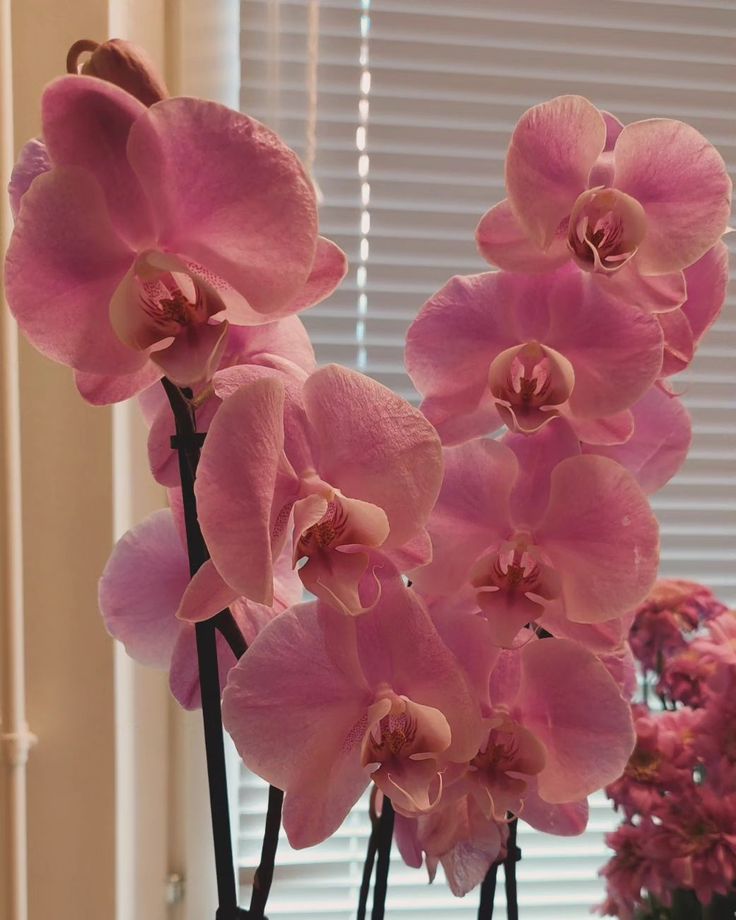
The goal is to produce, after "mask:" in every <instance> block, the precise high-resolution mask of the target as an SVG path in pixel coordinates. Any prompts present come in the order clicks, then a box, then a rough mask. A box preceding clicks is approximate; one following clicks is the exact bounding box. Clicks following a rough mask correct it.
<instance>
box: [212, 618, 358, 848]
mask: <svg viewBox="0 0 736 920" xmlns="http://www.w3.org/2000/svg"><path fill="white" fill-rule="evenodd" d="M354 622H355V621H352V620H350V619H348V618H346V617H343V616H342V614H340V613H337V612H333V611H330V610H329V609H325V608H321V609H318V607H317V605H316V604H304V605H301V606H297V607H294V608H292V609H291V610H288V611H286V612H285V613H283V614H281V615H280V616H278V617H277V618H276V619H275V620H273V622H272V623H270V624H269V625H268V626H267V627H266V628H265V629H264V630H263V632H261V634H260V635H259V636H258V637H257V639H256V640H255V642H254V643H253V645H252V646H251V647H250V649H249V650H248V653H247V654H246V655H244V656H243V658H242V659H241V660H240V662H239V663H238V665H236V667H235V668H233V670H232V671H231V672H230V677H229V679H228V684H227V687H226V688H225V693H224V697H223V722H224V724H225V727H226V729H227V731H228V732H229V733H230V735H231V736H232V738H233V741H234V742H235V746H236V747H237V749H238V751H239V753H240V755H241V757H242V758H243V760H244V761H245V764H246V766H247V767H248V768H249V769H251V770H253V771H254V772H255V773H257V774H258V775H259V776H262V777H263V778H264V779H265V780H267V781H268V782H270V783H272V784H273V785H275V786H277V787H278V788H279V789H283V790H284V791H285V792H286V801H285V803H284V828H285V830H286V833H287V835H288V837H289V842H290V843H291V845H292V846H294V847H297V848H299V847H304V846H311V845H312V844H315V843H317V842H319V841H320V840H323V839H325V838H326V837H328V836H329V835H330V834H331V833H333V832H334V831H335V830H336V829H337V828H338V826H339V825H340V824H341V823H342V821H343V819H344V818H345V817H346V815H347V813H348V811H349V810H350V808H351V807H352V806H353V805H354V804H355V802H356V801H357V800H358V798H359V797H360V795H361V793H362V792H363V790H364V789H365V787H366V785H367V784H368V780H369V776H368V773H367V771H366V770H364V768H363V767H362V766H361V764H360V746H361V743H362V740H363V735H364V733H365V729H366V727H367V722H366V713H367V710H368V708H369V706H370V704H371V702H372V699H373V696H372V693H371V691H370V690H369V689H368V686H367V685H366V684H365V680H364V678H363V676H362V674H361V672H360V669H359V667H358V666H357V656H356V651H355V630H354V627H353V623H354ZM276 673H278V674H279V675H280V677H279V680H278V682H277V683H276V684H274V682H273V675H274V674H276Z"/></svg>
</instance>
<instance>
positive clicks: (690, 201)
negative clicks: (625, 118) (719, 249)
mask: <svg viewBox="0 0 736 920" xmlns="http://www.w3.org/2000/svg"><path fill="white" fill-rule="evenodd" d="M506 190H507V193H508V198H507V199H505V200H504V201H502V202H501V203H500V204H498V205H496V206H495V207H494V208H491V210H490V211H488V213H487V214H486V215H485V216H484V217H483V219H482V220H481V222H480V224H479V226H478V230H477V241H478V246H479V248H480V251H481V253H482V254H483V256H484V257H485V258H486V259H488V261H489V262H491V263H492V264H494V265H497V266H498V267H499V268H505V269H507V270H509V271H520V272H545V271H548V270H550V269H552V268H555V267H556V266H558V265H561V264H563V263H564V262H567V261H570V260H572V261H573V262H575V263H576V264H577V265H578V267H579V268H581V269H582V270H583V271H585V272H590V273H592V274H593V276H594V278H595V279H596V281H597V282H598V283H600V285H601V287H602V288H603V289H604V290H606V291H607V292H608V293H610V294H611V295H613V296H618V297H621V298H622V299H624V300H626V301H627V302H629V303H631V304H635V305H636V306H638V307H640V308H642V309H644V310H646V311H651V312H661V311H666V310H669V309H674V308H676V307H679V306H680V305H681V304H682V302H683V301H684V300H685V280H684V277H683V274H682V269H684V268H687V266H688V265H692V264H693V262H695V261H696V260H697V259H699V258H700V257H701V256H702V255H704V254H705V253H706V252H707V250H708V249H710V248H711V246H713V245H714V244H715V243H716V242H717V241H718V239H719V237H720V236H721V235H722V234H723V233H724V232H725V231H726V227H727V221H728V217H729V213H730V197H731V181H730V179H729V177H728V173H727V172H726V166H725V164H724V162H723V159H722V158H721V156H720V154H719V153H718V151H717V150H716V149H715V147H713V146H712V145H711V144H709V143H708V141H706V139H705V138H704V137H703V136H702V135H701V134H700V133H699V132H698V131H696V130H695V128H692V127H691V126H690V125H686V124H683V123H682V122H679V121H673V120H672V119H667V118H653V119H648V120H645V121H638V122H634V123H633V124H630V125H626V126H625V127H624V126H623V125H622V124H621V122H619V121H618V119H616V118H614V117H613V116H612V115H610V114H609V113H607V112H601V111H599V110H598V109H597V108H596V107H595V106H594V105H593V104H592V103H590V102H589V101H588V100H587V99H584V98H583V97H582V96H558V97H557V98H555V99H552V100H550V101H549V102H544V103H542V104H541V105H536V106H534V107H533V108H531V109H529V110H528V111H527V112H525V113H524V115H522V117H521V118H520V120H519V122H518V124H517V125H516V128H515V129H514V133H513V135H512V138H511V143H510V145H509V150H508V155H507V158H506Z"/></svg>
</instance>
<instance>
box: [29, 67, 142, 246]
mask: <svg viewBox="0 0 736 920" xmlns="http://www.w3.org/2000/svg"><path fill="white" fill-rule="evenodd" d="M145 112H146V107H145V106H144V105H143V104H142V103H140V102H139V101H138V100H137V99H136V98H135V97H134V96H131V95H130V94H129V93H126V92H125V91H124V90H122V89H120V87H118V86H115V84H113V83H108V82H107V81H105V80H98V79H96V78H95V77H86V76H76V75H74V76H65V77H59V78H58V79H56V80H54V81H53V82H52V83H50V84H49V85H48V86H47V87H46V89H45V91H44V94H43V99H42V101H41V118H42V122H43V138H44V141H45V142H46V147H47V150H48V155H49V159H50V160H51V162H52V163H53V164H54V165H55V166H75V167H81V168H83V169H85V170H86V171H87V172H88V173H89V174H90V175H91V176H94V178H95V179H96V180H97V181H98V182H99V184H100V188H101V189H102V192H103V194H104V196H105V200H106V201H107V207H108V209H109V212H110V217H111V219H112V222H113V224H114V226H115V229H116V230H117V232H118V233H119V234H120V236H122V237H123V239H125V240H126V242H128V243H130V245H131V246H134V247H136V248H142V247H143V246H146V245H151V243H152V242H153V235H152V234H153V225H152V218H151V210H150V206H149V203H148V201H147V200H146V196H145V194H144V191H143V189H142V188H141V184H140V182H139V181H138V177H137V176H136V174H135V172H134V171H133V169H132V168H131V165H130V163H129V162H128V157H127V155H126V144H127V141H128V136H129V134H130V130H131V128H132V126H133V125H134V124H135V122H136V121H137V119H138V118H140V117H141V116H142V115H143V114H144V113H145Z"/></svg>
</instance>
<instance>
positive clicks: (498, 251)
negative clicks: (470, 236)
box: [475, 198, 570, 272]
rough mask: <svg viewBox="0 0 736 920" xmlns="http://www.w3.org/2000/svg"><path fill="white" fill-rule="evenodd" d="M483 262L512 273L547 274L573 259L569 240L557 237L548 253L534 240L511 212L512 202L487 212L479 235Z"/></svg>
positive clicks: (481, 223) (479, 228)
mask: <svg viewBox="0 0 736 920" xmlns="http://www.w3.org/2000/svg"><path fill="white" fill-rule="evenodd" d="M475 240H476V243H477V245H478V250H479V251H480V254H481V255H482V256H483V258H484V259H485V260H486V261H487V262H490V263H491V265H496V266H497V267H498V268H502V269H504V270H505V271H509V272H546V271H551V270H552V269H555V268H557V266H558V265H562V264H563V263H565V262H567V261H568V260H569V258H570V252H569V250H568V248H567V238H566V236H565V234H564V233H557V234H555V236H554V237H553V239H552V242H551V244H550V246H549V248H548V249H547V250H546V251H545V250H542V249H540V247H539V246H538V245H537V244H536V243H535V242H534V241H533V240H532V239H530V237H529V235H528V234H527V233H526V231H525V230H524V228H523V227H522V226H521V224H520V223H519V221H518V219H517V217H516V215H515V214H514V212H513V210H512V209H511V204H510V202H509V200H508V198H506V199H504V200H503V201H502V202H500V204H497V205H495V206H494V207H492V208H491V209H490V211H486V213H485V214H484V215H483V217H482V218H481V219H480V223H479V224H478V227H477V229H476V231H475Z"/></svg>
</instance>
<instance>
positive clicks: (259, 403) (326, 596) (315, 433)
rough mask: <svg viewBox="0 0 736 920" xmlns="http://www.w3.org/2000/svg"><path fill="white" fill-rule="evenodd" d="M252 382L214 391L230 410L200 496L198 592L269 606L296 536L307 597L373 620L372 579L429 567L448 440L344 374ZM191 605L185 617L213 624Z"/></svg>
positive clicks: (218, 429)
mask: <svg viewBox="0 0 736 920" xmlns="http://www.w3.org/2000/svg"><path fill="white" fill-rule="evenodd" d="M265 370H266V369H261V373H263V372H264V371H265ZM252 373H253V369H249V368H232V369H230V370H228V371H223V372H221V373H220V374H218V375H217V378H216V380H215V390H216V392H218V394H219V395H220V396H222V397H226V398H225V400H224V402H223V405H222V406H221V407H220V409H219V410H218V412H217V414H216V416H215V418H214V420H213V421H212V424H211V426H210V430H209V434H208V435H207V440H206V442H205V445H204V449H203V451H202V459H201V462H200V465H199V470H198V473H197V483H196V495H197V507H198V509H199V519H200V523H201V526H202V532H203V534H204V537H205V540H206V541H207V545H208V547H209V550H210V553H211V555H212V562H211V563H210V564H209V565H207V566H203V567H202V569H200V571H199V572H198V573H197V576H195V579H194V581H193V583H192V586H191V589H190V592H197V593H199V590H200V589H199V585H198V582H200V581H202V582H204V581H207V580H209V581H211V582H212V583H213V584H214V583H219V585H220V589H222V586H223V585H225V584H226V585H227V586H229V589H230V590H231V592H232V593H233V594H235V595H243V596H245V597H249V598H250V599H251V600H254V601H256V602H258V603H263V604H267V605H268V604H270V603H271V593H272V582H273V559H275V558H276V557H277V556H278V554H279V553H280V552H281V549H282V547H283V546H284V544H285V542H286V540H287V537H288V536H289V535H290V534H291V538H292V548H291V551H292V556H293V562H294V564H295V565H296V564H297V563H298V562H299V561H300V560H305V561H304V564H303V565H302V567H301V568H300V569H299V576H300V578H301V580H302V583H303V584H304V586H305V588H307V589H308V590H309V591H311V592H312V593H313V594H315V595H316V596H317V597H319V598H322V599H323V600H324V601H325V602H326V603H328V604H332V605H333V606H335V607H337V608H338V609H340V610H342V611H343V612H345V613H349V614H358V613H362V612H363V611H364V610H365V609H366V608H368V607H370V606H371V605H372V604H373V603H374V602H375V600H376V595H377V591H378V590H379V589H380V582H379V581H378V579H377V578H376V576H375V572H374V570H376V569H378V568H380V567H381V566H382V565H384V564H387V559H388V558H391V559H392V560H393V562H394V563H395V564H397V565H399V567H400V568H401V569H402V570H405V569H406V568H411V567H413V566H415V565H422V564H424V563H425V562H426V561H427V559H428V558H429V557H428V552H429V539H428V537H427V535H426V531H425V529H424V525H425V524H426V522H427V519H428V518H429V514H430V511H431V509H432V506H433V505H434V502H435V499H436V496H437V493H438V491H439V487H440V482H441V479H442V450H441V447H440V443H439V439H438V437H437V434H436V432H435V431H434V429H433V428H432V426H431V425H430V424H429V422H427V420H426V419H425V418H424V416H422V414H421V413H420V412H418V411H417V410H416V409H414V408H413V407H412V406H410V405H409V403H407V402H406V401H405V400H403V399H401V397H399V396H397V395H396V394H394V393H392V392H391V391H390V390H388V389H387V388H386V387H383V386H381V384H379V383H377V382H376V381H374V380H371V379H370V378H369V377H365V376H364V375H362V374H359V373H357V372H355V371H350V370H347V369H346V368H342V367H338V366H337V365H330V366H328V367H325V368H322V369H321V370H318V371H316V372H315V373H314V374H312V375H311V376H310V377H309V378H308V379H307V381H306V382H305V383H304V386H303V387H299V386H298V385H297V384H296V383H294V382H293V381H290V380H289V378H287V377H286V376H284V375H274V374H273V373H272V374H271V375H270V376H264V377H261V378H260V379H258V380H255V381H253V379H252ZM244 380H245V381H249V382H247V385H245V386H242V385H241V384H242V383H243V382H244ZM215 590H219V589H212V588H210V589H206V590H205V593H207V591H209V593H210V594H212V593H214V591H215ZM223 590H226V589H223ZM192 596H193V595H192ZM223 596H226V594H224V595H223ZM190 600H191V598H190V595H189V594H188V595H187V596H185V598H184V603H183V605H182V609H181V611H180V616H182V617H184V618H186V619H190V620H192V619H193V620H197V619H203V618H206V617H207V616H209V615H211V612H209V610H202V609H199V608H198V607H197V606H196V604H193V603H190Z"/></svg>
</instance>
